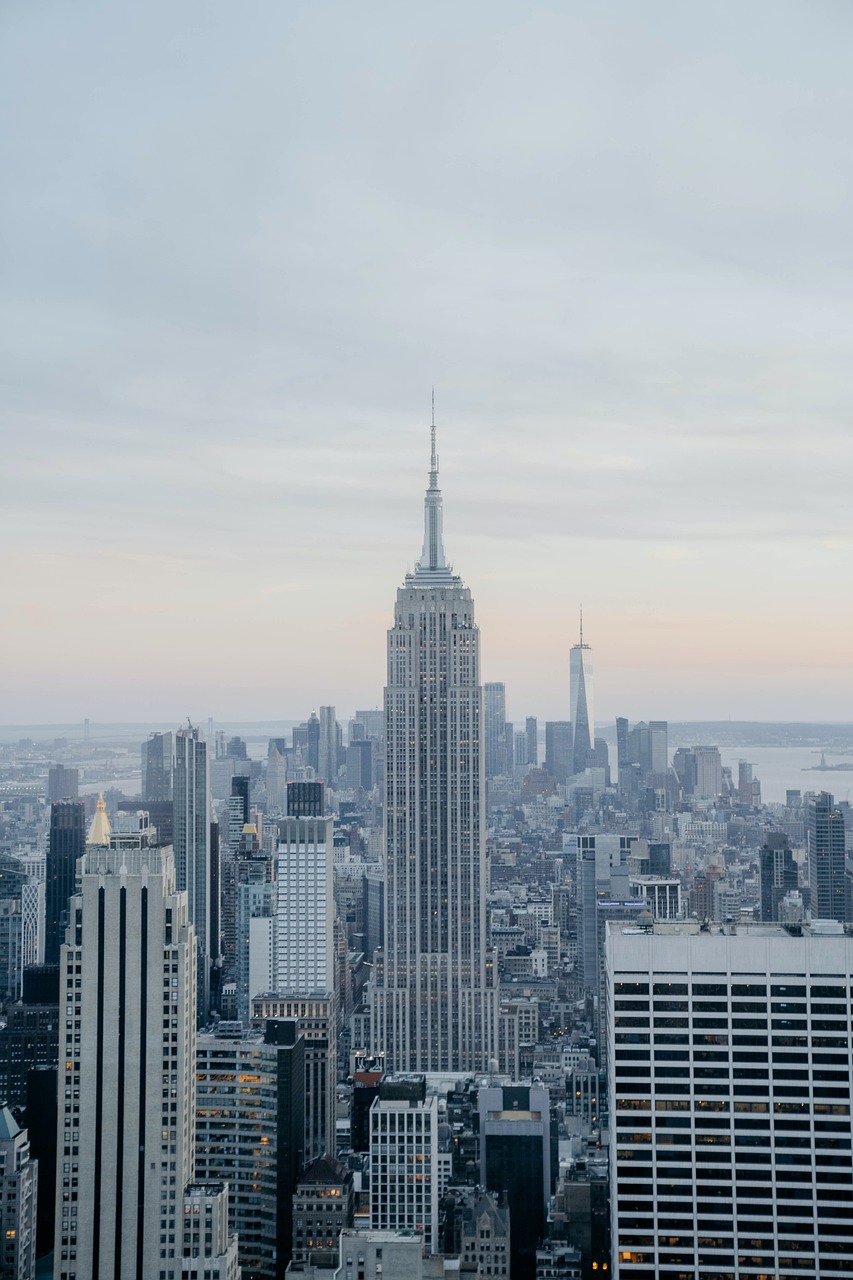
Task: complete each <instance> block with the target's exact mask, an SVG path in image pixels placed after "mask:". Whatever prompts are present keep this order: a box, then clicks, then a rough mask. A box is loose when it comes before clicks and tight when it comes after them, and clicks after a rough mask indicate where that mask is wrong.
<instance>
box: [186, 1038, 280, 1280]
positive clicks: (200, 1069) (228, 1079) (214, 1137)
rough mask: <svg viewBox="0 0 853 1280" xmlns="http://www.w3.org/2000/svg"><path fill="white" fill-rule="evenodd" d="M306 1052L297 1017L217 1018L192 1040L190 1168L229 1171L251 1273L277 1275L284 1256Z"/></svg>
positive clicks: (234, 1218) (263, 1278)
mask: <svg viewBox="0 0 853 1280" xmlns="http://www.w3.org/2000/svg"><path fill="white" fill-rule="evenodd" d="M304 1056H305V1042H304V1040H303V1037H302V1036H301V1035H300V1034H299V1033H298V1029H297V1025H296V1023H295V1021H291V1022H290V1023H289V1024H288V1023H286V1022H283V1021H278V1022H276V1021H272V1020H271V1021H269V1022H267V1023H266V1024H265V1026H264V1029H263V1031H260V1030H251V1031H245V1030H244V1029H243V1028H242V1026H241V1025H240V1024H239V1023H236V1024H235V1023H219V1024H218V1026H217V1028H216V1029H215V1031H213V1032H207V1033H202V1034H201V1035H199V1037H198V1041H197V1049H196V1063H197V1070H196V1091H197V1092H196V1176H197V1178H198V1180H199V1182H207V1181H208V1180H213V1179H215V1178H227V1179H228V1183H229V1190H230V1201H231V1225H232V1227H233V1229H234V1230H236V1232H237V1235H238V1237H239V1257H240V1263H241V1265H242V1267H243V1275H244V1276H246V1277H252V1280H277V1278H279V1277H283V1276H284V1273H285V1269H286V1267H287V1264H288V1262H289V1261H290V1253H291V1239H290V1237H291V1223H292V1216H291V1205H292V1196H293V1190H294V1186H295V1184H296V1177H297V1174H298V1173H299V1169H300V1167H301V1166H302V1164H303V1163H304V1159H305V1157H304V1144H305V1120H304V1112H305V1098H304V1090H305V1064H304ZM235 1080H239V1081H240V1087H239V1089H235V1088H234V1082H235ZM224 1098H227V1099H228V1102H227V1105H223V1099H224Z"/></svg>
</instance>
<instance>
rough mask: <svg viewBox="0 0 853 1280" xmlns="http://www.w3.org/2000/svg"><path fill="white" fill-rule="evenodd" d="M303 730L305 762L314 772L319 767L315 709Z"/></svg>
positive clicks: (318, 731)
mask: <svg viewBox="0 0 853 1280" xmlns="http://www.w3.org/2000/svg"><path fill="white" fill-rule="evenodd" d="M305 730H306V732H305V763H306V764H307V765H308V767H309V768H310V769H313V770H314V772H315V773H316V772H317V771H318V770H319V768H320V721H319V719H318V717H317V712H316V711H312V712H311V714H310V716H309V717H308V720H307V721H306V724H305ZM295 741H296V738H295V735H294V742H295Z"/></svg>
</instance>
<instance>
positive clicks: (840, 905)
mask: <svg viewBox="0 0 853 1280" xmlns="http://www.w3.org/2000/svg"><path fill="white" fill-rule="evenodd" d="M806 848H807V852H808V864H809V886H810V888H811V909H812V917H813V918H815V919H821V920H846V919H847V909H848V903H847V897H846V893H845V880H844V871H845V857H846V855H845V851H844V815H843V814H842V812H841V810H840V809H839V808H837V807H836V804H835V800H834V798H833V797H832V796H831V795H830V794H829V792H828V791H821V792H820V794H819V795H816V796H812V797H811V798H810V799H809V802H808V805H807V808H806Z"/></svg>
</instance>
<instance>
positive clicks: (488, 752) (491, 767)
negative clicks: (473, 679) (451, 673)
mask: <svg viewBox="0 0 853 1280" xmlns="http://www.w3.org/2000/svg"><path fill="white" fill-rule="evenodd" d="M483 703H484V734H485V762H486V777H487V778H497V777H499V776H500V775H501V774H503V773H506V685H505V684H503V683H502V682H501V681H499V680H487V681H486V683H485V685H484V686H483Z"/></svg>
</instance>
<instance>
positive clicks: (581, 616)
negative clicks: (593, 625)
mask: <svg viewBox="0 0 853 1280" xmlns="http://www.w3.org/2000/svg"><path fill="white" fill-rule="evenodd" d="M580 642H581V644H583V605H581V641H580Z"/></svg>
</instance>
